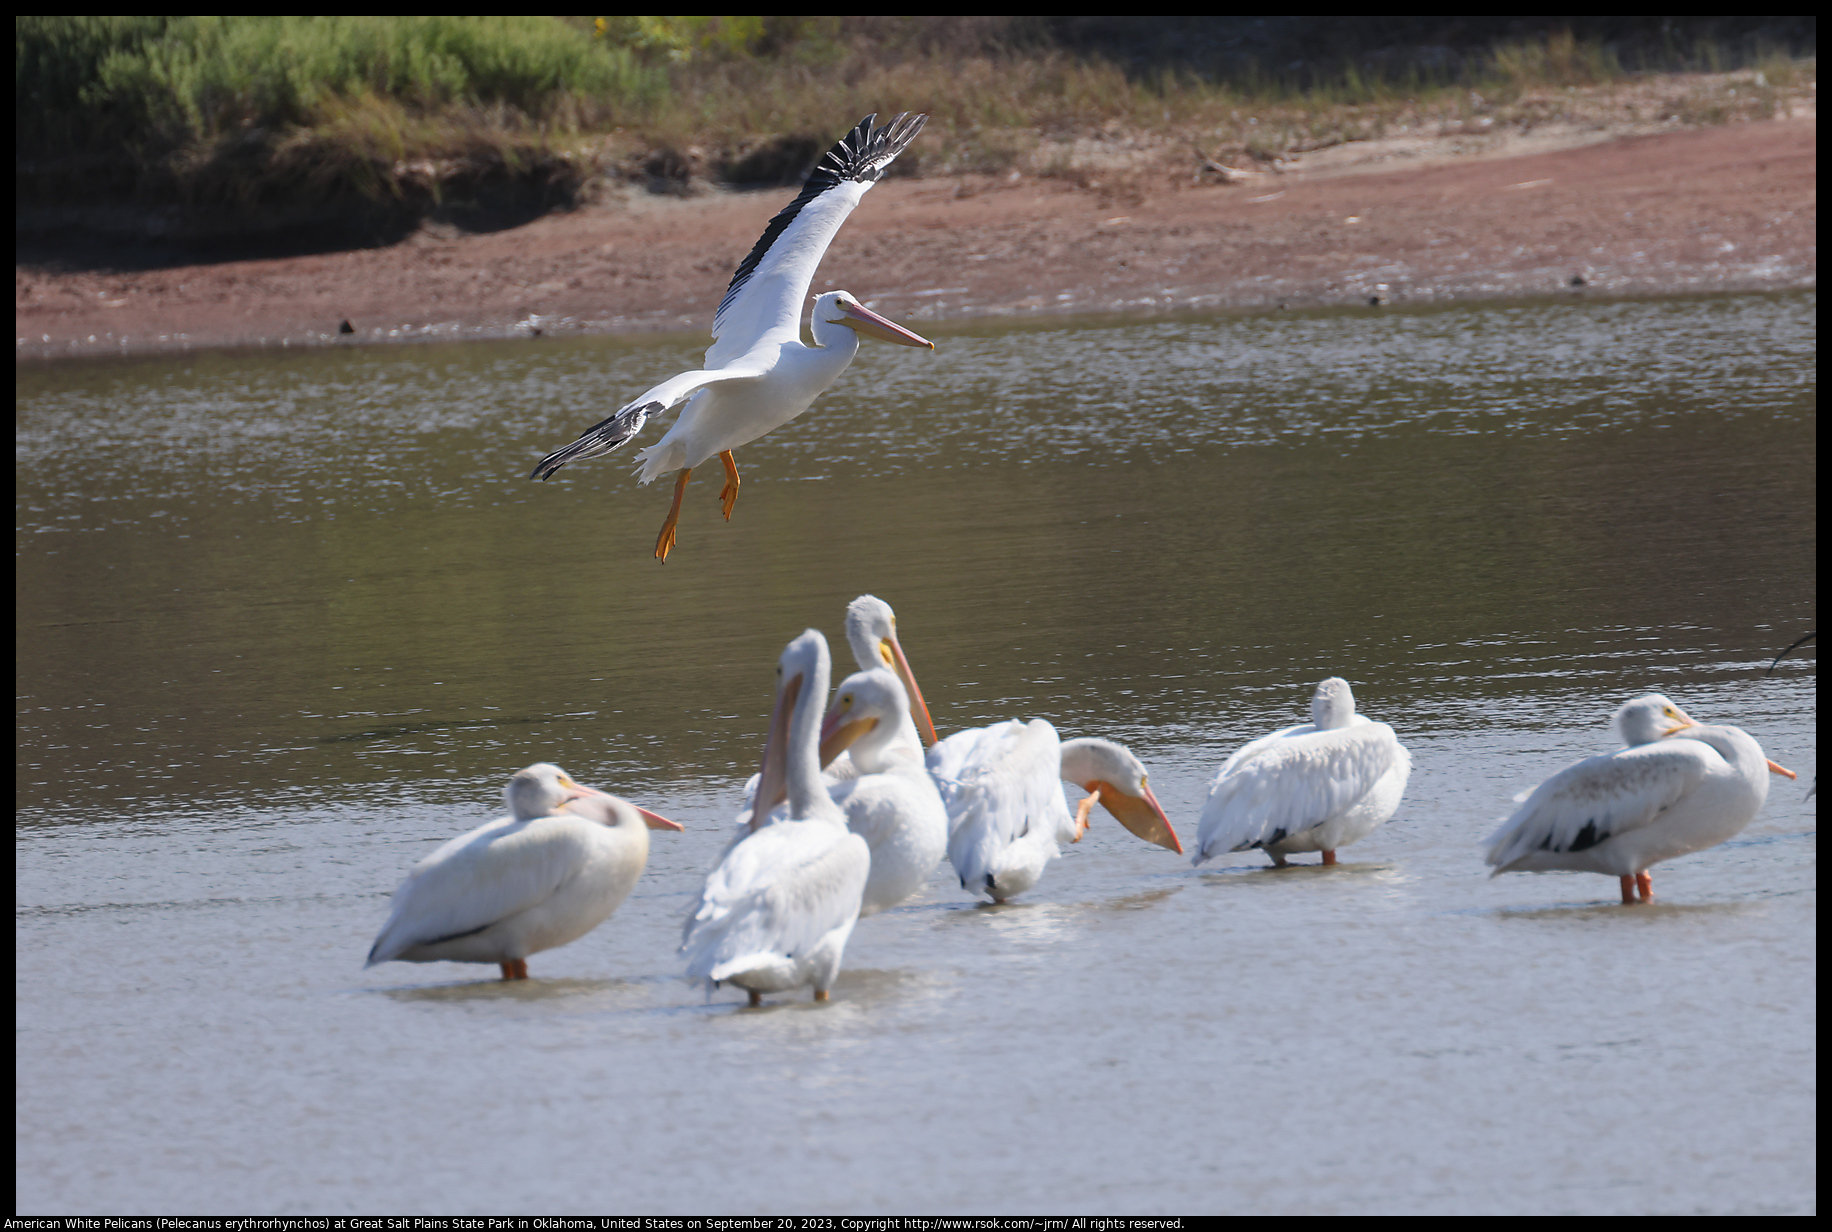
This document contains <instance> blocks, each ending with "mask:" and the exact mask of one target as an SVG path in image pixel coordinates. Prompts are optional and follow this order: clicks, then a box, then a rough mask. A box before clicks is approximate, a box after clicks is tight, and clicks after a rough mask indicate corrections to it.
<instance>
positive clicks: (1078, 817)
mask: <svg viewBox="0 0 1832 1232" xmlns="http://www.w3.org/2000/svg"><path fill="white" fill-rule="evenodd" d="M1099 799H1100V789H1099V788H1096V789H1095V790H1093V791H1092V792H1089V793H1088V797H1087V799H1085V800H1083V801H1082V802H1081V803H1080V804H1078V805H1076V806H1075V838H1074V841H1075V842H1077V843H1079V842H1081V836H1082V835H1084V834H1086V833H1087V832H1088V810H1089V809H1091V808H1093V807H1094V804H1095V802H1096V801H1098V800H1099Z"/></svg>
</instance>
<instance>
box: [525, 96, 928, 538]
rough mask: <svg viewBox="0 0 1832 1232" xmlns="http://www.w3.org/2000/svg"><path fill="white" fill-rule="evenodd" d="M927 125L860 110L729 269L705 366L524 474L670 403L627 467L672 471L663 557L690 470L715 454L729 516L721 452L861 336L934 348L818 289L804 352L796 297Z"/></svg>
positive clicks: (768, 424) (802, 404)
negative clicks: (673, 413)
mask: <svg viewBox="0 0 1832 1232" xmlns="http://www.w3.org/2000/svg"><path fill="white" fill-rule="evenodd" d="M927 118H928V117H927V116H920V115H914V116H913V115H910V114H909V113H907V112H904V113H901V114H899V115H898V116H897V117H896V118H895V119H894V120H892V121H891V122H890V123H889V124H886V125H881V126H878V127H874V126H873V121H875V120H876V119H877V116H876V115H875V114H874V115H869V116H866V117H865V118H864V119H863V120H861V121H860V122H859V124H858V127H856V128H854V129H853V130H852V132H851V133H849V134H847V135H846V136H845V137H843V138H841V139H840V141H839V142H838V143H837V144H836V145H835V146H834V147H833V148H832V149H831V150H829V151H827V154H826V156H825V157H824V158H822V159H821V162H820V165H819V166H817V167H816V168H815V169H814V172H813V173H812V174H811V175H810V176H809V177H808V182H807V183H806V184H804V185H803V186H802V190H801V193H800V194H799V195H798V196H797V197H796V198H795V200H794V201H792V202H790V203H789V205H788V206H787V207H786V208H784V209H783V211H782V212H781V213H779V214H777V215H776V217H774V218H772V219H771V220H770V224H769V226H767V227H766V228H764V232H763V237H762V238H761V239H759V240H758V241H757V244H756V246H755V247H753V248H752V249H751V251H750V255H749V256H747V257H745V258H744V260H743V261H742V262H740V263H739V265H738V268H737V270H736V271H735V272H734V273H733V274H732V280H731V284H730V285H729V286H727V287H726V289H725V298H723V299H721V300H720V301H719V308H718V311H717V312H716V313H715V314H714V316H713V325H712V336H713V344H712V346H711V347H709V348H707V351H706V366H705V367H704V368H702V369H698V370H696V371H692V372H683V373H681V374H680V375H679V376H676V377H672V378H670V379H669V380H666V381H663V382H662V383H661V384H660V385H657V386H656V387H655V388H653V389H651V390H649V391H647V392H646V393H643V394H640V395H638V396H637V397H636V398H634V399H632V400H631V401H630V402H629V403H627V404H626V405H625V406H624V407H623V408H622V409H621V410H619V411H618V412H617V413H616V414H614V415H612V416H610V417H609V418H608V419H605V420H604V421H603V422H601V423H598V424H595V425H593V426H592V427H590V428H587V429H586V430H585V431H584V432H583V433H581V434H580V436H579V439H578V440H576V441H574V442H573V443H572V444H570V445H567V446H565V447H564V448H562V449H557V450H555V451H554V452H553V453H550V454H548V455H547V456H546V457H545V458H543V459H541V462H540V464H539V465H538V466H536V467H535V468H534V475H535V477H537V478H540V479H547V478H549V477H551V476H552V475H553V473H554V472H555V471H557V470H559V469H560V468H561V467H562V466H564V465H566V464H567V463H568V462H570V461H572V460H573V459H574V458H592V457H597V456H598V455H600V454H605V453H609V452H611V451H612V450H614V449H616V448H618V447H619V446H621V445H623V444H624V443H625V442H626V441H628V440H630V439H631V438H632V437H634V436H635V435H636V434H637V433H638V432H640V431H642V427H643V424H644V423H645V422H647V421H648V418H649V416H651V415H655V414H660V413H662V412H664V411H668V410H671V409H673V408H674V407H676V406H680V407H681V408H682V409H681V413H680V414H679V415H678V416H677V417H676V418H675V421H674V426H673V427H671V428H669V429H668V431H667V433H666V434H665V435H664V436H663V437H662V439H661V440H660V441H658V442H656V443H655V444H653V445H650V446H649V447H647V448H646V449H644V450H642V452H641V453H640V455H639V456H638V462H637V470H638V472H639V475H640V478H641V482H643V483H645V484H646V483H649V482H650V481H651V480H653V479H654V478H655V477H656V476H658V475H663V474H666V473H667V472H669V471H676V470H678V471H679V472H680V477H679V478H678V479H676V481H675V484H674V504H673V505H672V507H670V509H669V511H668V519H667V521H665V522H664V523H663V524H662V530H661V534H660V535H659V536H658V537H657V538H656V541H655V558H656V559H657V560H661V561H666V560H667V559H668V553H669V551H670V550H671V549H672V548H673V547H674V542H675V523H676V522H677V521H679V519H680V514H681V497H682V495H683V494H684V493H685V492H686V490H687V480H688V477H689V476H691V475H692V474H693V468H694V467H696V466H699V465H700V464H701V463H703V462H705V461H706V460H707V459H708V458H710V457H712V456H713V455H714V454H717V455H719V460H720V461H721V462H722V463H723V464H724V466H725V486H724V487H723V488H722V489H721V490H720V492H719V500H720V504H721V506H722V508H723V510H724V513H725V519H726V521H730V520H731V516H732V505H733V504H734V503H735V502H736V501H737V499H738V463H737V460H736V459H735V458H734V457H733V456H732V450H733V449H736V448H737V447H738V446H740V445H743V444H746V443H748V442H750V441H754V440H756V439H757V438H758V437H760V436H762V435H764V434H765V433H766V432H769V431H771V430H773V429H775V428H780V427H781V426H782V425H783V424H786V423H788V422H789V421H790V420H791V419H794V418H795V417H796V416H797V415H799V414H801V413H802V412H803V411H805V410H807V409H808V406H809V404H811V403H812V402H813V401H814V400H815V399H816V398H818V397H819V396H820V395H821V393H822V392H823V391H825V390H826V388H827V387H828V386H829V385H831V384H833V382H834V381H835V380H836V379H837V378H838V377H839V375H840V373H842V372H844V371H845V370H846V366H847V365H848V364H850V363H851V362H852V357H853V356H854V355H855V354H857V353H858V350H859V338H860V335H864V336H866V337H870V338H878V339H881V340H883V341H885V342H896V343H901V344H902V345H904V346H919V347H928V348H929V349H931V350H933V349H934V346H935V344H934V343H932V342H930V341H929V340H928V339H926V338H924V337H922V336H921V335H919V334H915V333H912V332H911V331H909V330H907V329H904V328H903V327H902V326H901V325H896V324H894V323H892V322H890V321H887V320H885V319H884V318H883V317H881V316H879V315H878V314H877V313H875V312H873V311H872V310H871V309H869V308H867V307H865V305H863V304H861V303H860V302H859V301H858V300H857V299H855V298H854V297H853V296H852V294H851V293H850V292H847V291H829V292H827V293H826V294H824V295H822V296H820V297H819V298H818V299H816V300H815V302H814V311H813V313H812V316H811V319H810V321H809V328H810V330H811V331H812V333H813V335H814V345H813V346H812V347H809V346H804V345H803V344H802V340H801V306H802V302H803V301H804V300H806V299H807V297H808V289H809V287H810V285H811V284H812V282H813V280H814V271H815V268H816V267H817V266H818V265H819V264H820V262H821V257H822V256H823V255H824V254H825V253H826V251H827V246H828V244H830V243H831V242H832V241H833V237H834V235H835V233H836V232H838V231H839V229H840V224H841V223H843V222H845V221H846V216H847V215H849V214H851V213H852V211H853V207H855V206H857V205H858V204H859V199H860V198H861V197H863V196H864V195H865V191H866V190H867V189H869V188H870V187H871V186H872V185H873V184H874V183H876V182H877V181H878V179H879V178H880V177H881V176H883V174H884V170H885V168H886V167H888V166H890V165H891V162H892V160H894V159H895V158H896V157H897V155H898V154H900V153H902V152H903V149H904V147H906V146H907V145H909V143H910V142H911V141H913V140H915V137H916V134H917V133H919V132H921V131H922V126H923V122H924V121H925V120H926V119H927ZM683 404H685V405H683Z"/></svg>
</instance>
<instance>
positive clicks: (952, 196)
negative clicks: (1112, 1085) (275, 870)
mask: <svg viewBox="0 0 1832 1232" xmlns="http://www.w3.org/2000/svg"><path fill="white" fill-rule="evenodd" d="M1816 127H1817V125H1816V121H1815V120H1812V119H1793V120H1778V121H1770V122H1764V123H1755V124H1746V125H1740V126H1736V127H1729V128H1712V129H1701V130H1686V131H1676V132H1669V133H1662V134H1658V135H1654V136H1645V137H1632V138H1626V139H1622V140H1616V141H1610V142H1604V143H1598V144H1592V145H1584V146H1579V147H1575V148H1566V149H1558V150H1553V151H1550V152H1544V153H1536V154H1528V155H1523V156H1517V157H1508V158H1491V159H1486V160H1479V161H1468V160H1465V161H1454V162H1440V163H1431V164H1423V165H1417V164H1415V165H1412V166H1408V167H1406V168H1404V169H1399V170H1383V171H1373V172H1367V171H1362V172H1360V173H1357V174H1341V175H1334V176H1331V175H1329V174H1328V173H1327V172H1300V173H1297V174H1291V175H1285V176H1264V177H1260V178H1258V179H1256V180H1255V181H1254V182H1252V183H1248V184H1241V185H1233V186H1225V187H1194V186H1192V187H1187V188H1184V189H1181V190H1179V191H1166V192H1162V193H1159V194H1158V195H1155V196H1151V197H1147V198H1143V199H1141V198H1139V197H1138V196H1136V195H1133V196H1130V197H1128V196H1126V195H1121V194H1110V193H1106V192H1103V191H1096V190H1091V189H1076V188H1071V187H1068V186H1066V185H1063V184H1060V183H1057V182H1052V181H1036V180H1022V181H1016V182H1010V181H996V180H985V179H981V180H966V181H957V180H946V181H941V180H892V181H889V182H886V183H884V184H881V185H879V186H878V187H877V188H875V189H874V190H873V191H872V193H871V195H870V196H868V197H867V198H866V199H865V202H864V204H863V205H862V206H861V207H860V208H859V210H858V212H857V213H855V214H854V215H853V217H852V219H851V220H850V221H849V222H848V223H847V225H846V227H845V228H844V229H843V230H842V231H841V232H840V235H839V237H838V239H837V240H836V241H835V242H834V245H833V248H832V250H831V251H830V252H829V253H828V255H827V258H826V261H825V262H824V263H823V265H822V267H821V270H820V274H819V275H818V277H817V282H816V287H815V290H817V291H819V290H822V289H825V288H826V287H829V286H841V287H846V288H848V289H849V290H851V291H853V292H854V293H855V294H857V295H858V296H859V297H860V298H861V299H864V300H866V301H867V302H869V303H871V304H873V305H874V306H876V307H877V308H879V309H880V310H881V311H886V312H888V313H890V314H892V315H895V316H898V317H904V318H913V319H916V320H931V321H932V320H938V319H958V318H964V317H975V316H1001V315H1024V314H1040V313H1061V312H1076V313H1094V312H1133V311H1163V310H1172V309H1177V310H1182V309H1192V308H1194V309H1203V308H1256V307H1271V306H1273V305H1276V304H1286V305H1291V306H1301V305H1319V304H1338V303H1340V304H1349V303H1362V304H1365V303H1366V302H1367V301H1368V299H1369V298H1370V297H1371V296H1376V295H1378V296H1380V297H1382V298H1383V299H1384V300H1386V301H1388V302H1392V303H1396V304H1406V303H1420V302H1430V301H1443V300H1453V299H1478V298H1500V297H1516V296H1543V295H1566V294H1574V293H1576V294H1605V295H1636V294H1664V293H1673V292H1687V291H1740V290H1779V289H1787V288H1798V287H1810V286H1813V285H1814V284H1815V278H1816V272H1817V248H1816V240H1815V223H1816V218H1817V202H1816V186H1817V181H1816V172H1817V158H1816V152H1815V148H1814V140H1815V135H1816ZM789 195H790V194H789V193H787V192H786V191H785V192H781V193H776V194H716V195H711V196H706V197H701V198H697V199H690V200H685V201H677V200H670V199H657V198H648V197H633V198H630V199H627V200H624V201H620V202H613V203H608V204H605V205H600V206H593V207H589V208H586V209H581V210H578V211H576V212H574V213H570V214H564V215H554V216H551V217H548V218H543V219H541V220H539V221H537V222H535V223H532V224H530V225H528V226H525V227H520V228H517V229H515V230H513V231H505V232H499V233H496V234H489V235H463V234H459V233H457V232H455V231H449V230H442V229H439V228H428V229H426V230H423V231H421V232H420V233H418V234H416V235H414V236H413V237H412V238H410V239H409V240H407V241H405V242H403V243H401V244H397V245H395V246H394V247H392V248H386V249H370V250H361V251H351V252H340V253H333V254H329V255H323V256H310V257H296V258H290V259H284V260H253V261H241V262H226V263H221V264H213V265H192V266H183V267H173V268H165V269H158V270H152V271H144V272H142V271H136V272H131V273H91V272H84V273H63V272H56V271H50V270H34V269H27V268H23V267H22V268H18V269H17V270H16V273H15V337H16V344H15V356H16V358H18V359H35V358H54V357H60V356H71V355H84V354H91V355H93V354H121V353H123V352H134V351H145V350H165V349H174V348H180V347H201V346H224V345H237V344H256V345H278V344H281V343H285V344H287V345H305V344H322V343H336V342H338V341H339V340H340V338H339V334H338V326H339V323H340V322H342V321H344V320H348V321H350V322H351V324H352V326H353V327H354V328H355V330H356V333H355V335H354V336H353V337H346V338H344V339H343V341H344V342H345V344H347V343H348V342H350V341H360V340H368V339H389V338H409V337H428V336H431V337H488V336H502V335H508V334H514V333H517V332H521V333H530V332H532V331H533V330H535V329H540V330H541V331H543V332H544V333H547V334H556V333H578V332H585V333H635V332H643V331H653V330H674V329H681V330H695V331H703V330H704V329H706V327H707V326H708V325H709V324H710V322H711V318H712V309H713V306H714V305H715V304H716V303H717V302H718V299H719V295H720V293H721V292H722V291H723V289H724V286H725V282H726V279H727V278H728V277H729V276H730V274H731V270H732V268H733V267H734V266H735V265H736V264H737V263H738V261H739V260H740V259H741V258H742V257H743V255H744V253H745V252H746V251H747V250H748V249H749V247H750V245H751V244H752V243H753V242H754V241H755V239H756V237H757V235H758V233H759V232H760V231H761V230H762V227H763V224H764V222H765V221H766V220H767V219H768V217H769V216H770V215H771V214H772V213H773V212H774V211H775V210H776V209H777V208H779V207H780V206H781V205H782V204H783V203H784V202H786V200H787V199H788V196H789ZM1574 278H1582V279H1583V283H1582V285H1581V287H1574V285H1573V279H1574Z"/></svg>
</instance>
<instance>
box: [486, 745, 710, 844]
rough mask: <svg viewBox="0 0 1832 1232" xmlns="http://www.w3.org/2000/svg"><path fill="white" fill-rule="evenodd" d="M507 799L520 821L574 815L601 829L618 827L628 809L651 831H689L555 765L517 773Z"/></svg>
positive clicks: (537, 765) (541, 764)
mask: <svg viewBox="0 0 1832 1232" xmlns="http://www.w3.org/2000/svg"><path fill="white" fill-rule="evenodd" d="M503 798H504V799H505V800H507V801H508V803H509V813H510V815H511V816H513V817H514V818H515V819H516V820H517V821H533V820H534V819H535V818H537V817H552V816H555V815H556V814H559V813H573V814H576V815H577V816H580V817H584V818H587V819H589V820H591V821H596V822H598V823H599V824H601V825H607V826H615V825H620V824H622V822H623V821H624V820H625V819H626V818H625V816H624V812H623V810H626V809H627V810H628V811H629V812H631V813H634V814H635V815H636V816H637V817H639V818H641V820H642V823H643V824H644V825H646V826H648V827H649V829H651V830H683V829H686V827H685V826H682V825H681V824H679V823H678V822H673V821H669V820H668V819H667V818H666V817H663V816H662V815H661V814H660V813H651V812H650V811H649V810H648V809H646V808H640V807H638V806H637V805H634V804H631V803H630V802H629V801H628V800H622V799H619V798H618V797H616V796H613V795H611V794H610V793H609V792H607V791H599V790H598V789H597V788H596V787H587V786H585V785H584V784H582V783H577V782H574V781H573V777H572V775H570V774H568V773H566V771H564V770H562V769H560V768H559V767H558V766H556V765H554V764H552V763H551V762H544V761H543V762H536V763H535V764H534V765H532V766H529V767H528V768H527V769H526V770H517V771H516V772H515V777H513V778H511V779H510V780H509V786H507V787H506V788H504V789H503Z"/></svg>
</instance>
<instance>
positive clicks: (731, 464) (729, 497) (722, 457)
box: [719, 449, 738, 522]
mask: <svg viewBox="0 0 1832 1232" xmlns="http://www.w3.org/2000/svg"><path fill="white" fill-rule="evenodd" d="M719 461H721V462H723V463H725V486H724V487H722V488H720V489H719V508H720V509H722V510H724V512H725V520H726V521H727V522H729V521H731V520H732V506H733V505H735V504H737V503H738V459H736V458H734V457H732V451H731V450H729V449H726V450H722V451H721V452H720V454H719Z"/></svg>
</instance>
